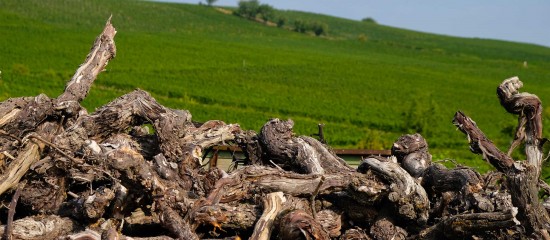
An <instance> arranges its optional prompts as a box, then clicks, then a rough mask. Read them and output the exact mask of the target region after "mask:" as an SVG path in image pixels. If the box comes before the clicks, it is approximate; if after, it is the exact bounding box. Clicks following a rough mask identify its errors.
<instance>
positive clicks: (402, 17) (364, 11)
mask: <svg viewBox="0 0 550 240" xmlns="http://www.w3.org/2000/svg"><path fill="white" fill-rule="evenodd" d="M163 1H169V2H185V3H194V4H197V3H198V2H199V0H163ZM202 2H205V0H202ZM237 3H238V0H218V1H217V2H216V3H215V5H217V6H237ZM260 3H265V4H269V5H271V6H273V7H275V8H276V9H282V10H299V11H305V12H313V13H321V14H327V15H331V16H337V17H342V18H348V19H355V20H361V19H363V18H366V17H371V18H373V19H374V20H376V21H377V22H378V23H379V24H383V25H387V26H393V27H398V28H405V29H410V30H417V31H422V32H429V33H437V34H444V35H450V36H459V37H476V38H489V39H500V40H507V41H514V42H524V43H534V44H538V45H543V46H547V47H550V1H549V0H454V1H450V0H377V1H375V0H260Z"/></svg>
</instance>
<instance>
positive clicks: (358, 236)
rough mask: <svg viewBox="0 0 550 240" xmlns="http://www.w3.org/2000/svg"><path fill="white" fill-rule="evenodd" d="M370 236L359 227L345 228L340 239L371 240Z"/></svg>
mask: <svg viewBox="0 0 550 240" xmlns="http://www.w3.org/2000/svg"><path fill="white" fill-rule="evenodd" d="M371 239H372V238H371V237H370V236H369V235H368V234H367V233H365V231H364V230H363V229H360V228H350V229H348V230H346V232H345V233H344V234H342V236H340V240H371Z"/></svg>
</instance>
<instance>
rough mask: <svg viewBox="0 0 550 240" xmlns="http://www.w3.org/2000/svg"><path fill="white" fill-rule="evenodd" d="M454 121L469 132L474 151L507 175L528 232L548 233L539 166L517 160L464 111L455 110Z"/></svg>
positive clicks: (519, 217)
mask: <svg viewBox="0 0 550 240" xmlns="http://www.w3.org/2000/svg"><path fill="white" fill-rule="evenodd" d="M453 123H454V124H455V125H456V126H457V127H458V128H459V129H460V130H461V131H462V132H464V133H465V134H466V135H467V136H468V139H469V141H470V150H472V152H474V153H478V154H483V158H484V159H486V160H488V161H489V162H490V163H491V164H493V166H495V168H497V169H498V170H499V171H502V172H503V173H505V174H506V175H507V183H508V186H509V188H510V194H511V196H512V203H513V204H514V206H515V207H517V208H518V215H517V218H518V220H519V221H520V222H521V223H522V225H523V226H524V227H525V230H526V233H527V235H528V236H533V235H535V236H539V237H542V236H546V235H548V229H550V226H549V223H550V218H549V216H548V212H546V210H545V209H544V207H543V206H542V204H541V202H540V201H539V199H538V185H537V183H538V176H539V174H540V166H539V167H537V166H534V165H532V162H529V161H524V162H520V163H515V162H514V161H513V160H512V159H511V158H510V157H509V156H508V155H506V154H504V153H503V152H501V151H500V150H499V149H498V148H497V147H496V146H495V145H494V144H493V143H492V142H491V141H489V140H488V139H487V137H485V134H483V132H482V131H481V130H480V129H479V128H478V127H477V125H476V124H475V122H474V121H472V120H471V119H470V118H469V117H467V116H466V115H464V114H463V113H461V112H457V113H456V115H455V118H454V120H453ZM526 151H529V150H526ZM536 163H537V161H535V164H536Z"/></svg>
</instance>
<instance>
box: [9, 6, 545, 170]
mask: <svg viewBox="0 0 550 240" xmlns="http://www.w3.org/2000/svg"><path fill="white" fill-rule="evenodd" d="M111 14H112V16H113V17H112V22H113V25H114V26H115V27H116V28H117V31H118V34H117V36H116V38H115V40H116V43H117V57H116V58H115V59H114V60H113V61H112V62H111V63H110V64H109V65H108V66H107V70H106V72H104V73H102V74H101V75H100V77H99V78H98V79H97V81H96V82H95V83H94V86H93V88H92V91H91V92H90V94H89V96H88V98H87V99H86V100H85V102H84V105H85V106H86V107H87V108H88V110H89V111H93V109H94V108H96V107H98V106H101V105H103V104H105V103H107V102H109V101H110V100H112V99H114V98H116V97H118V96H120V95H122V94H124V93H127V92H129V91H131V90H133V89H135V88H141V89H144V90H146V91H149V92H150V93H151V94H152V95H153V96H154V97H155V98H157V100H159V101H160V102H161V103H162V104H164V105H166V106H169V107H172V108H179V109H188V110H190V111H191V113H192V114H193V118H194V120H196V121H206V120H209V119H219V120H223V121H225V122H230V123H239V124H240V125H241V126H242V127H243V128H245V129H253V130H259V129H260V127H261V126H262V125H263V124H264V123H265V122H266V121H267V120H268V119H269V118H273V117H278V118H283V119H286V118H292V119H293V120H294V121H295V122H296V128H295V130H296V132H297V133H298V134H303V135H310V134H313V133H315V132H316V131H317V124H318V123H324V124H325V135H326V137H327V141H328V143H329V144H330V145H331V146H333V147H338V148H372V149H388V148H390V147H391V143H392V142H393V141H395V140H396V139H397V137H399V136H400V135H401V134H405V133H414V132H420V133H422V135H423V136H425V137H426V138H427V140H428V142H429V144H430V148H431V152H432V154H434V158H435V159H456V160H457V161H458V162H460V163H466V164H468V165H470V166H478V167H479V168H480V169H481V170H486V169H487V165H486V164H484V163H483V162H482V161H481V160H480V159H481V157H480V156H475V155H473V154H471V153H470V152H469V151H468V145H467V140H466V138H465V136H464V135H463V134H462V133H460V132H458V131H456V130H455V127H454V126H453V125H452V124H451V119H452V117H453V115H454V113H455V112H456V111H457V110H462V111H464V112H465V113H466V114H468V115H469V116H471V117H472V118H473V119H474V120H475V121H476V122H477V123H478V125H479V126H480V128H481V129H483V130H484V131H485V133H486V134H487V135H488V137H489V138H491V139H493V140H494V141H495V143H496V144H497V145H498V146H499V147H500V148H501V149H506V148H507V147H508V145H509V143H510V140H511V139H512V135H513V131H514V126H515V124H516V118H515V117H514V116H511V115H509V114H507V113H506V112H505V111H504V109H502V107H500V105H499V103H498V100H497V98H496V94H495V89H496V87H497V85H498V84H499V83H500V82H501V81H502V80H503V79H505V78H508V77H511V76H516V75H517V76H519V77H520V79H522V81H523V82H524V85H525V87H524V89H523V90H524V91H528V92H531V93H534V94H537V95H538V96H539V97H540V98H541V99H542V100H543V104H544V103H546V102H550V84H549V82H548V81H550V48H547V47H542V46H537V45H531V44H522V43H513V42H505V41H496V40H485V39H469V38H457V37H449V36H441V35H435V34H427V33H421V32H415V31H409V30H404V29H398V28H392V27H388V26H383V25H377V24H373V23H365V22H360V21H353V20H347V19H342V18H335V17H330V16H324V15H318V14H310V13H303V12H293V11H281V12H278V14H280V15H284V16H286V17H287V18H288V19H289V21H292V20H293V19H294V20H295V19H302V20H307V21H319V22H323V23H326V24H327V25H328V27H329V31H328V35H327V36H323V37H316V36H314V35H313V34H301V33H296V32H293V31H290V30H288V29H281V28H276V27H269V26H266V25H264V24H261V23H258V22H253V21H248V20H245V19H242V18H239V17H237V16H234V15H228V14H223V13H221V12H220V11H217V10H216V9H215V8H211V7H206V6H198V5H187V4H172V3H153V2H136V1H127V0H124V1H105V0H100V1H85V0H79V1H77V0H75V1H54V0H30V1H17V0H2V1H0V71H1V75H0V100H5V99H7V98H9V97H18V96H33V95H37V94H39V93H46V94H47V95H48V96H50V97H55V96H57V95H58V94H60V93H61V92H62V91H63V88H64V84H65V82H66V81H67V80H68V79H69V78H70V77H71V75H72V74H73V72H74V70H75V69H76V68H77V67H78V64H80V63H81V62H82V61H83V60H84V57H85V56H86V54H87V53H88V50H89V48H90V46H91V44H92V42H93V40H94V38H95V37H96V36H97V35H98V34H99V33H100V32H101V30H102V28H103V25H104V23H105V21H106V19H107V18H108V17H109V16H110V15H111ZM524 61H526V62H527V63H528V67H524ZM544 123H545V124H546V125H548V124H550V111H548V110H545V111H544ZM544 135H545V136H546V137H548V136H550V130H548V128H547V129H545V131H544ZM516 157H517V158H521V157H522V156H521V155H520V154H517V155H516Z"/></svg>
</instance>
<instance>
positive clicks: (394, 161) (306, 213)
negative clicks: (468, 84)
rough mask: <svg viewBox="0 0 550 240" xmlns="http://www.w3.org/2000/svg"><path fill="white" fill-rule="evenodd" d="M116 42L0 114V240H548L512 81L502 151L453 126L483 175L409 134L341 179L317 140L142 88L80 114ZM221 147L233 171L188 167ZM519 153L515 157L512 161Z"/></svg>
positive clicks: (532, 104) (533, 125)
mask: <svg viewBox="0 0 550 240" xmlns="http://www.w3.org/2000/svg"><path fill="white" fill-rule="evenodd" d="M115 33H116V31H115V29H114V28H113V26H112V25H111V24H110V22H108V23H107V25H106V27H105V29H104V30H103V32H102V33H101V35H100V36H99V37H98V38H97V39H96V41H95V42H94V44H93V46H92V49H91V51H90V53H89V54H88V56H87V58H86V60H85V62H84V63H83V64H82V65H81V66H80V67H79V68H78V70H77V71H76V73H75V75H74V76H73V77H72V79H71V80H70V81H69V82H68V83H67V86H66V88H65V91H64V92H63V93H62V94H61V95H60V96H58V97H57V98H49V97H47V96H45V95H39V96H36V97H22V98H12V99H8V100H6V101H4V102H2V103H1V104H0V146H1V149H0V201H1V203H2V205H1V209H0V221H1V223H2V227H1V230H0V232H1V234H2V236H3V238H5V239H60V238H61V239H172V238H176V239H247V238H248V239H407V238H409V239H446V238H460V239H463V238H473V239H503V238H541V239H549V238H550V236H549V233H548V230H549V217H548V213H547V209H546V208H545V205H544V204H543V202H542V201H541V199H540V198H541V196H542V197H544V196H545V194H546V195H548V190H549V189H550V188H549V187H548V185H546V184H545V183H544V182H543V181H540V180H539V176H540V170H541V164H542V160H543V154H542V144H543V143H544V140H543V138H542V136H541V135H542V124H541V111H542V107H541V103H540V100H539V98H538V97H537V96H535V95H532V94H528V93H519V92H518V89H519V88H520V87H521V86H522V83H521V81H519V79H518V78H517V77H513V78H510V79H506V80H504V81H503V82H502V83H501V84H500V85H499V86H498V88H497V93H498V98H499V99H500V102H501V104H502V106H503V107H504V108H505V109H506V110H507V111H508V112H510V113H512V114H516V115H518V116H519V121H518V128H517V132H516V135H515V139H514V142H513V144H512V147H511V148H510V150H509V151H508V153H503V152H501V151H500V150H499V149H497V148H496V147H495V146H494V144H493V143H492V142H491V141H490V140H489V139H487V138H486V137H485V135H484V134H483V133H482V132H481V130H480V129H478V128H477V126H476V124H475V122H473V121H472V120H471V119H470V118H468V117H467V116H465V115H464V114H463V113H461V112H457V113H456V115H455V118H454V121H453V122H454V124H455V125H456V126H457V127H458V128H459V129H460V130H461V131H462V132H464V133H465V134H466V136H467V139H468V141H469V143H470V149H471V151H472V152H474V153H477V154H482V156H483V158H484V159H486V160H487V161H489V162H490V163H491V164H492V165H493V166H494V167H495V168H496V171H494V172H490V173H488V174H485V175H480V174H478V173H477V172H476V171H474V170H473V169H471V168H467V167H458V168H454V169H447V168H446V167H444V166H443V165H441V164H438V163H433V162H432V161H431V155H430V153H429V152H428V144H427V143H426V141H425V140H424V139H423V138H422V137H421V136H420V135H418V134H414V135H404V136H402V137H400V138H399V139H397V141H396V142H395V143H394V144H393V146H392V155H393V156H391V157H389V158H382V157H377V156H373V157H368V158H366V159H364V160H363V161H362V163H361V164H360V166H359V167H358V168H357V169H355V168H352V167H350V166H349V165H348V164H346V162H345V161H343V160H342V159H341V158H339V157H337V156H336V155H335V154H334V153H333V152H332V151H331V149H330V147H328V146H326V145H325V144H323V143H321V142H320V141H318V140H317V139H314V138H311V137H307V136H295V135H294V134H293V132H292V127H293V122H292V121H291V120H288V121H281V120H279V119H271V120H269V121H268V122H267V123H266V124H265V125H264V126H263V127H262V128H261V130H260V132H259V133H256V132H254V131H245V130H242V129H241V128H240V127H239V125H236V124H226V123H224V122H221V121H208V122H205V123H200V124H199V123H196V122H192V121H191V114H190V113H189V112H188V111H185V110H176V109H170V108H166V107H164V106H162V105H160V104H159V103H158V102H157V101H156V100H155V99H154V98H153V97H151V96H150V95H149V94H148V93H147V92H145V91H142V90H135V91H133V92H131V93H129V94H126V95H124V96H122V97H120V98H118V99H115V100H114V101H112V102H111V103H108V104H107V105H105V106H103V107H101V108H99V109H97V110H96V111H95V112H93V113H88V112H87V111H86V110H85V109H84V108H83V107H82V106H81V105H80V102H81V101H82V100H83V99H84V98H85V97H86V95H87V94H88V92H89V89H90V87H91V85H92V83H93V81H94V80H95V79H96V77H97V75H98V74H99V73H100V72H101V71H102V70H103V69H104V68H105V66H106V65H107V63H108V61H109V60H110V59H112V58H113V57H114V56H115V52H116V49H115V45H114V40H113V39H114V36H115ZM147 126H152V128H153V130H150V129H148V127H147ZM227 144H233V145H235V146H238V147H240V148H241V149H242V150H243V152H244V154H245V156H246V159H245V164H244V166H242V167H240V168H238V169H236V170H234V171H232V172H224V171H223V170H220V169H217V168H215V167H213V168H205V167H203V166H202V165H201V164H202V162H201V160H202V158H203V154H204V152H206V150H207V149H209V148H211V147H213V146H220V145H227ZM520 144H524V148H522V149H525V154H526V156H527V159H526V160H524V161H514V160H513V159H512V158H511V157H510V153H511V152H512V150H513V149H514V148H515V147H516V146H518V145H520Z"/></svg>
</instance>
